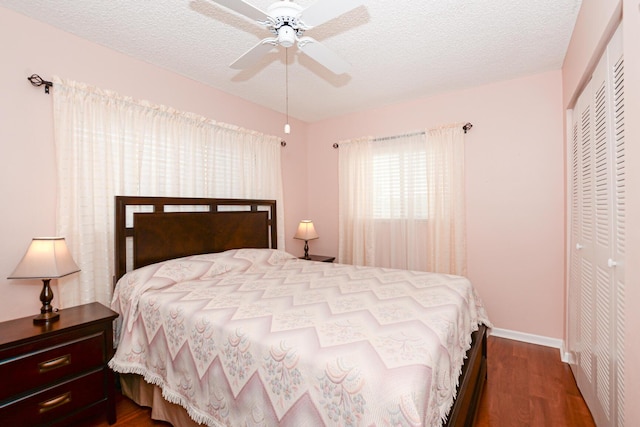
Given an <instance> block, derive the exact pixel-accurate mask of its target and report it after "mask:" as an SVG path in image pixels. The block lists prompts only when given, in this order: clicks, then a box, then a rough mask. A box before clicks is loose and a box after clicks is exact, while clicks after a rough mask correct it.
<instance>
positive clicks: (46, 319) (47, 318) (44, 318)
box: [33, 311, 60, 325]
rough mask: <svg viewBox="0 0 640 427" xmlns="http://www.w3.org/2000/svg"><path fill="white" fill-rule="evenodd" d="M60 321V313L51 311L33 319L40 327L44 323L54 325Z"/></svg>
mask: <svg viewBox="0 0 640 427" xmlns="http://www.w3.org/2000/svg"><path fill="white" fill-rule="evenodd" d="M58 319H60V313H58V312H56V311H50V312H48V313H40V314H39V315H38V316H36V317H34V318H33V323H35V324H36V325H40V324H42V323H53V322H56V321H58Z"/></svg>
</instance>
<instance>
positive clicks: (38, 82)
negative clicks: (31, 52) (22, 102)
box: [27, 74, 53, 93]
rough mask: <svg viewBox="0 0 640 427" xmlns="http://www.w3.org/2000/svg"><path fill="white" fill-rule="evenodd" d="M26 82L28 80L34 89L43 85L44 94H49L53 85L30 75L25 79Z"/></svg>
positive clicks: (35, 75)
mask: <svg viewBox="0 0 640 427" xmlns="http://www.w3.org/2000/svg"><path fill="white" fill-rule="evenodd" d="M27 80H29V81H30V82H31V84H32V85H33V86H36V87H37V86H42V85H44V93H49V88H50V87H51V86H53V83H51V82H48V81H46V80H44V79H43V78H42V77H40V76H39V75H37V74H32V75H30V76H29V77H27Z"/></svg>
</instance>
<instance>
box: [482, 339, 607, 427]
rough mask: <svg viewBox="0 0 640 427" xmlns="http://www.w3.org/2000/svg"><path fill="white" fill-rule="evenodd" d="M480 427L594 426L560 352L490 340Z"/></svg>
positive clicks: (569, 369) (504, 340)
mask: <svg viewBox="0 0 640 427" xmlns="http://www.w3.org/2000/svg"><path fill="white" fill-rule="evenodd" d="M487 365H488V379H487V383H486V385H485V389H484V392H483V395H482V399H481V401H480V408H479V410H478V416H477V419H476V427H485V426H499V427H502V426H505V427H509V426H514V427H515V426H518V427H525V426H526V427H538V426H540V427H547V426H553V427H561V426H567V427H581V426H585V427H586V426H595V424H594V422H593V418H592V417H591V413H590V412H589V409H588V408H587V405H586V404H585V402H584V399H583V398H582V395H581V394H580V391H579V390H578V387H577V386H576V383H575V380H574V378H573V374H572V373H571V368H570V367H569V365H568V364H566V363H562V361H561V360H560V352H559V350H558V349H554V348H550V347H543V346H538V345H533V344H527V343H523V342H519V341H512V340H507V339H504V338H496V337H489V340H488V342H487Z"/></svg>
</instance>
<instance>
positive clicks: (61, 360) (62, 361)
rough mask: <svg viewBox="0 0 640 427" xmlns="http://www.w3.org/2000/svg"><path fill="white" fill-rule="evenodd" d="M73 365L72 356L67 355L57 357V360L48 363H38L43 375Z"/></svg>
mask: <svg viewBox="0 0 640 427" xmlns="http://www.w3.org/2000/svg"><path fill="white" fill-rule="evenodd" d="M70 364H71V355H70V354H65V355H64V356H60V357H56V358H55V359H51V360H47V361H46V362H41V363H38V370H39V372H40V373H41V374H44V373H45V372H48V371H51V370H53V369H57V368H61V367H63V366H66V365H70Z"/></svg>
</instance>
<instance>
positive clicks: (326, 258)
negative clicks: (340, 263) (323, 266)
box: [300, 254, 336, 262]
mask: <svg viewBox="0 0 640 427" xmlns="http://www.w3.org/2000/svg"><path fill="white" fill-rule="evenodd" d="M309 258H310V259H309V261H319V262H333V261H335V260H336V257H334V256H324V255H311V254H310V255H309ZM300 259H305V257H303V256H301V257H300Z"/></svg>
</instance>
